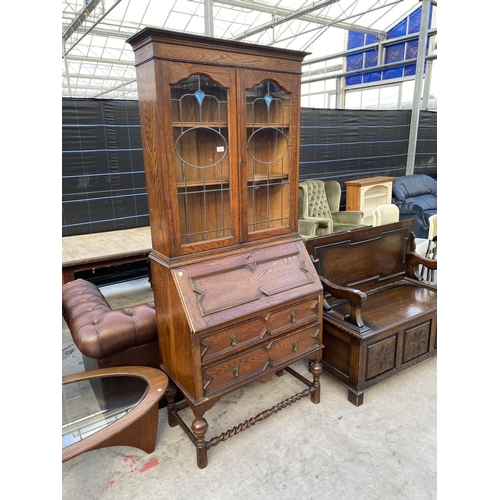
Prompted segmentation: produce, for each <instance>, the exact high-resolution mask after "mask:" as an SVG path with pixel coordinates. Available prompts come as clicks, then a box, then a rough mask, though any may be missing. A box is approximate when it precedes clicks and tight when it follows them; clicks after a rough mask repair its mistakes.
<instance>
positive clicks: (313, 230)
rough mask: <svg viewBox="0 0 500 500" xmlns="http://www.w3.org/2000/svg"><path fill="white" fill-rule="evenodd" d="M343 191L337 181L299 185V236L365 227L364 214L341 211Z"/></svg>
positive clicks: (316, 181) (318, 181)
mask: <svg viewBox="0 0 500 500" xmlns="http://www.w3.org/2000/svg"><path fill="white" fill-rule="evenodd" d="M340 195H341V188H340V184H339V183H338V182H337V181H320V180H309V181H303V182H300V183H299V233H300V234H301V235H302V236H304V237H313V236H321V235H323V234H329V233H337V232H340V231H347V230H349V229H356V228H358V227H363V226H365V224H362V220H363V215H364V214H363V212H361V211H359V210H357V211H350V212H346V211H342V212H341V211H340Z"/></svg>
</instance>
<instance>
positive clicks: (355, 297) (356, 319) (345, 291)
mask: <svg viewBox="0 0 500 500" xmlns="http://www.w3.org/2000/svg"><path fill="white" fill-rule="evenodd" d="M319 279H320V281H321V283H322V284H323V289H324V290H325V291H327V292H328V293H329V294H330V295H331V296H332V297H335V298H336V299H345V300H347V301H348V302H349V304H350V306H351V314H350V316H349V317H347V318H345V320H346V321H348V322H349V323H352V324H353V325H355V326H358V327H359V328H362V327H363V326H365V325H364V323H363V319H362V318H361V306H362V305H363V304H364V303H365V301H366V293H365V292H362V291H361V290H357V289H356V288H347V287H344V286H339V285H335V284H333V283H332V282H331V281H329V280H327V279H326V278H324V277H323V276H319Z"/></svg>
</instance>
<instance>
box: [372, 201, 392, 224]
mask: <svg viewBox="0 0 500 500" xmlns="http://www.w3.org/2000/svg"><path fill="white" fill-rule="evenodd" d="M372 215H373V224H372V225H373V226H381V225H382V224H391V223H392V222H398V221H399V208H398V207H397V205H393V204H392V203H390V204H387V205H380V206H378V207H377V208H374V209H373V211H372Z"/></svg>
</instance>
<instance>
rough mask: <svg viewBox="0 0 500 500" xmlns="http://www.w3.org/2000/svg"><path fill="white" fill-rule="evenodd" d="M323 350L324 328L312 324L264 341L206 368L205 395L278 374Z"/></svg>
mask: <svg viewBox="0 0 500 500" xmlns="http://www.w3.org/2000/svg"><path fill="white" fill-rule="evenodd" d="M322 348H323V345H322V343H321V325H320V324H319V323H314V324H313V325H311V326H309V327H306V328H302V329H300V330H298V331H294V332H293V333H290V334H284V335H281V336H279V337H276V338H274V339H270V340H268V341H265V342H261V343H260V344H259V345H258V346H256V347H253V348H251V349H249V350H246V351H244V352H242V353H240V354H237V355H235V356H232V357H231V358H229V359H226V360H224V361H220V362H219V363H214V364H211V365H208V366H206V367H204V368H203V393H204V395H205V396H208V395H210V394H212V393H213V392H215V391H216V390H218V389H222V388H227V387H229V386H231V385H239V384H241V382H242V381H245V382H248V379H250V378H257V377H258V376H260V375H262V374H264V373H266V372H270V371H276V370H278V369H280V368H284V367H285V366H287V365H289V364H292V363H295V362H296V361H298V360H300V359H303V358H305V357H306V356H308V355H311V354H312V353H313V352H316V351H318V350H320V349H322Z"/></svg>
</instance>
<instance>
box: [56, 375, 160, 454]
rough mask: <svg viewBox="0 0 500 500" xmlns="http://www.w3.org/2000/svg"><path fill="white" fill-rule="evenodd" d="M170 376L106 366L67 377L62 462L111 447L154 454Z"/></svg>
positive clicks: (63, 395)
mask: <svg viewBox="0 0 500 500" xmlns="http://www.w3.org/2000/svg"><path fill="white" fill-rule="evenodd" d="M167 387H168V377H167V376H166V375H165V373H163V372H162V371H160V370H158V369H156V368H149V367H145V366H125V367H113V368H103V369H100V370H92V371H87V372H82V373H75V374H72V375H66V376H63V377H62V461H63V462H65V461H66V460H69V459H71V458H73V457H76V456H77V455H80V454H81V453H84V452H86V451H90V450H97V449H99V448H104V447H107V446H133V447H135V448H139V449H141V450H143V451H145V452H146V453H152V452H153V451H154V449H155V445H156V435H157V433H158V402H159V400H160V399H161V397H162V396H163V395H164V394H165V391H166V389H167Z"/></svg>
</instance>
